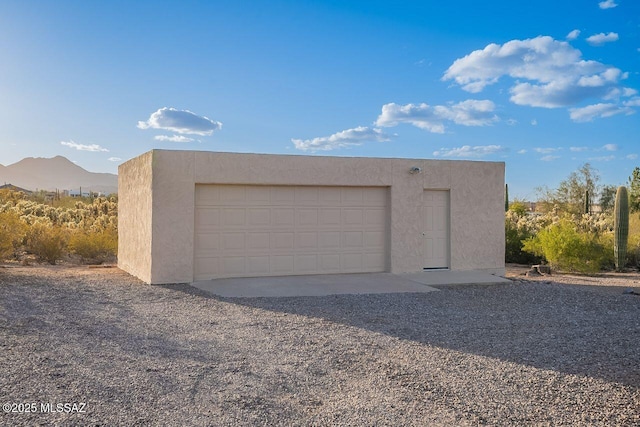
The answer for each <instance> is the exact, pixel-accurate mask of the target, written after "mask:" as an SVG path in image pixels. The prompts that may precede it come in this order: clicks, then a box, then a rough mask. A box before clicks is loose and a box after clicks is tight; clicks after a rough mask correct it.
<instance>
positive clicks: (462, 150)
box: [433, 145, 507, 158]
mask: <svg viewBox="0 0 640 427" xmlns="http://www.w3.org/2000/svg"><path fill="white" fill-rule="evenodd" d="M506 151H507V148H506V147H502V146H500V145H477V146H475V147H472V146H470V145H464V146H462V147H458V148H451V149H449V148H441V149H440V150H438V151H434V152H433V155H434V156H436V157H465V158H478V157H484V156H487V155H490V154H495V153H503V152H506Z"/></svg>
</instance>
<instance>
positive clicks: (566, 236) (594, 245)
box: [523, 219, 606, 273]
mask: <svg viewBox="0 0 640 427" xmlns="http://www.w3.org/2000/svg"><path fill="white" fill-rule="evenodd" d="M523 250H524V251H526V252H530V253H532V254H534V255H538V256H543V257H544V258H545V259H546V260H547V261H548V262H549V264H550V265H551V266H552V267H553V268H555V269H558V270H563V271H572V272H580V273H594V272H596V271H598V270H600V268H601V267H602V264H603V262H604V261H605V257H606V255H605V252H604V250H605V249H604V246H603V244H602V243H601V239H600V238H599V236H598V235H597V234H595V233H591V232H583V231H580V230H578V228H577V226H576V225H575V224H574V223H573V222H571V221H570V220H568V219H561V220H560V221H558V222H557V223H554V224H552V225H550V226H548V227H546V228H545V229H543V230H541V231H540V232H538V233H537V234H536V235H535V236H533V237H531V238H529V239H527V240H526V241H525V242H524V245H523Z"/></svg>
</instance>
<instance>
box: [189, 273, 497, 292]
mask: <svg viewBox="0 0 640 427" xmlns="http://www.w3.org/2000/svg"><path fill="white" fill-rule="evenodd" d="M502 282H505V283H509V282H510V281H509V280H507V279H503V278H501V277H498V276H493V275H491V274H488V273H483V272H466V271H464V272H458V271H425V272H420V273H410V274H400V275H398V274H391V273H367V274H325V275H311V276H282V277H248V278H233V279H215V280H201V281H197V282H193V283H192V284H191V286H194V287H196V288H198V289H202V290H204V291H206V292H209V293H212V294H214V295H218V296H222V297H231V298H240V297H292V296H326V295H339V294H384V293H407V292H421V293H424V292H433V291H437V290H438V289H436V288H433V287H432V286H433V285H448V284H469V283H485V284H486V283H502Z"/></svg>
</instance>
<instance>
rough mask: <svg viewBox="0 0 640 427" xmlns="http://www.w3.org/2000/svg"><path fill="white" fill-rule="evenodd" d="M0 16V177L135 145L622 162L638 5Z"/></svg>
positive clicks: (621, 178)
mask: <svg viewBox="0 0 640 427" xmlns="http://www.w3.org/2000/svg"><path fill="white" fill-rule="evenodd" d="M397 3H398V2H383V1H375V0H369V1H362V2H357V1H352V2H350V1H314V2H311V1H303V0H299V1H278V0H274V1H259V0H255V1H250V2H242V1H234V2H217V1H180V2H178V1H173V2H168V1H156V2H145V1H109V2H98V1H64V0H59V1H55V2H53V1H29V0H20V1H14V0H4V1H3V2H2V3H0V58H2V60H1V62H0V129H1V132H0V164H3V165H8V164H11V163H14V162H16V161H18V160H20V159H22V158H24V157H52V156H55V155H63V156H66V157H68V158H69V159H71V160H73V161H75V162H77V164H79V165H80V166H82V167H84V168H85V169H88V170H90V171H94V172H113V173H116V172H117V166H118V164H119V163H121V162H122V161H124V160H127V159H129V158H132V157H135V156H137V155H139V154H141V153H143V152H146V151H148V150H150V149H153V148H163V149H188V150H210V151H234V152H257V153H275V154H305V155H331V156H372V157H408V158H435V159H472V160H491V161H504V162H505V163H506V181H507V183H509V186H510V194H511V195H512V197H518V198H525V199H534V198H535V195H536V192H535V191H534V188H535V187H537V186H542V185H547V186H549V187H552V188H553V187H555V186H556V185H557V184H558V183H559V182H560V180H562V179H564V178H565V177H566V176H567V175H568V174H569V173H570V172H571V171H574V170H576V169H577V168H578V167H580V166H581V165H582V164H584V163H586V162H589V163H591V164H592V166H594V167H595V168H596V169H597V170H598V171H599V172H600V175H601V182H602V183H603V184H613V185H619V184H624V183H625V182H626V180H627V178H628V176H629V175H630V174H631V171H632V170H633V168H634V167H635V166H639V165H640V158H639V157H638V156H639V155H640V141H639V137H638V135H640V115H639V114H638V113H639V112H638V110H640V75H639V72H640V36H639V33H640V2H638V1H636V0H604V1H602V0H571V1H564V0H554V1H546V0H541V1H535V2H514V1H512V0H510V1H492V2H486V4H485V3H481V2H480V3H479V2H476V1H447V2H441V1H438V2H435V1H417V2H402V3H401V4H397Z"/></svg>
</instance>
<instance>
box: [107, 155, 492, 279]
mask: <svg viewBox="0 0 640 427" xmlns="http://www.w3.org/2000/svg"><path fill="white" fill-rule="evenodd" d="M118 172H119V173H118V180H119V182H118V192H119V193H118V197H119V224H118V227H119V249H118V265H119V267H120V268H122V269H123V270H125V271H127V272H129V273H131V274H133V275H135V276H137V277H139V278H140V279H142V280H144V281H145V282H147V283H153V284H161V283H177V282H192V281H194V280H206V279H215V278H228V277H255V276H284V275H303V274H331V273H363V272H384V271H386V272H393V273H400V272H414V271H421V270H423V269H452V270H483V271H486V272H489V273H493V274H504V212H503V209H504V198H503V197H504V195H503V189H504V163H495V162H470V161H445V160H409V159H378V158H344V157H319V156H283V155H261V154H237V153H214V152H202V151H166V150H153V151H150V152H148V153H145V154H143V155H141V156H139V157H136V158H134V159H131V160H129V161H128V162H126V163H124V164H122V165H121V166H120V168H119V171H118Z"/></svg>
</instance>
